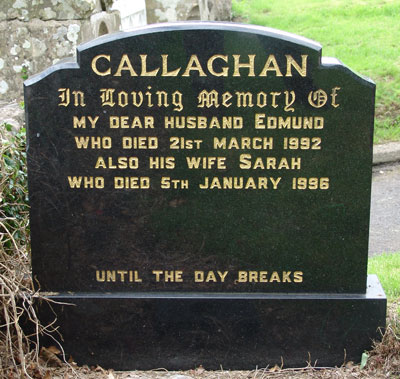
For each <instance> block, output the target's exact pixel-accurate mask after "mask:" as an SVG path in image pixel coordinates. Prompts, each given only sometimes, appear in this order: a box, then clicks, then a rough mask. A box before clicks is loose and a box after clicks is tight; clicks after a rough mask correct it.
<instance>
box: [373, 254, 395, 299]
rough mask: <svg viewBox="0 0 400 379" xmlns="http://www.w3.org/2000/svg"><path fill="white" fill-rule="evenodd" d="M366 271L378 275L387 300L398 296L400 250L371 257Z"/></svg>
mask: <svg viewBox="0 0 400 379" xmlns="http://www.w3.org/2000/svg"><path fill="white" fill-rule="evenodd" d="M368 273H370V274H376V275H378V278H379V280H380V282H381V283H382V286H383V289H384V290H385V293H386V296H387V297H388V298H389V300H394V299H396V298H398V297H400V252H398V253H390V254H389V253H385V254H382V255H377V256H374V257H371V258H370V259H369V262H368Z"/></svg>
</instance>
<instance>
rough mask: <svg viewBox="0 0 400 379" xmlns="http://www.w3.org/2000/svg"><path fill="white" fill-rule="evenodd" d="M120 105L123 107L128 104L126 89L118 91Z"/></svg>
mask: <svg viewBox="0 0 400 379" xmlns="http://www.w3.org/2000/svg"><path fill="white" fill-rule="evenodd" d="M118 105H119V106H120V107H122V108H124V107H126V106H127V105H128V93H127V92H125V91H120V92H118Z"/></svg>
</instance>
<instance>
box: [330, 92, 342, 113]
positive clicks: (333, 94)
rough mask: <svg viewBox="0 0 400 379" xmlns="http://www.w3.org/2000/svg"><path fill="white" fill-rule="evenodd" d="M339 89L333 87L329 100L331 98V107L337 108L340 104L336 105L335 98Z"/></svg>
mask: <svg viewBox="0 0 400 379" xmlns="http://www.w3.org/2000/svg"><path fill="white" fill-rule="evenodd" d="M340 89H341V88H340V87H334V88H333V89H332V92H331V98H332V107H334V108H337V107H338V106H340V104H336V96H337V91H339V90H340Z"/></svg>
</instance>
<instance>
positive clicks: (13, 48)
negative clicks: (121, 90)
mask: <svg viewBox="0 0 400 379" xmlns="http://www.w3.org/2000/svg"><path fill="white" fill-rule="evenodd" d="M1 3H2V4H1V5H2V7H1V10H0V100H13V99H17V100H21V99H22V96H23V81H24V80H25V79H26V78H27V77H28V76H31V75H33V74H36V73H38V72H41V71H43V70H44V69H45V68H47V67H49V66H51V65H53V64H55V63H57V62H58V61H59V60H60V59H63V58H65V57H68V56H72V55H74V54H75V52H76V46H77V45H78V44H79V43H81V42H84V41H87V40H90V39H92V38H95V37H98V36H99V35H102V34H106V33H110V32H114V31H118V30H119V29H120V24H121V22H120V18H119V13H118V12H111V13H110V12H107V9H108V8H109V7H110V6H111V4H112V0H1Z"/></svg>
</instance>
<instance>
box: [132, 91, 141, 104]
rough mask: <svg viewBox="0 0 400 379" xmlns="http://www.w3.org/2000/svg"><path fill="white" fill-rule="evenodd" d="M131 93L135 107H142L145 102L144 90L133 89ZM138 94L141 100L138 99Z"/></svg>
mask: <svg viewBox="0 0 400 379" xmlns="http://www.w3.org/2000/svg"><path fill="white" fill-rule="evenodd" d="M131 95H132V104H133V105H134V106H135V107H140V106H141V105H142V104H143V93H142V91H140V92H136V91H132V92H131ZM136 95H137V96H138V97H139V101H137V99H136Z"/></svg>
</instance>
